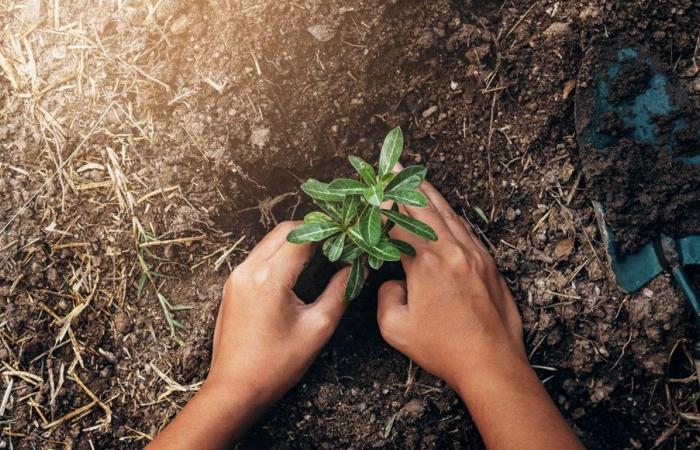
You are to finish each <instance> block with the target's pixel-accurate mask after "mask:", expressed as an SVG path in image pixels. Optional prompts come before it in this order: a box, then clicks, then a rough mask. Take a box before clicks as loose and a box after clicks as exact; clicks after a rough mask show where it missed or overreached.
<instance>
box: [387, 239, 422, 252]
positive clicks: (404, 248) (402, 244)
mask: <svg viewBox="0 0 700 450" xmlns="http://www.w3.org/2000/svg"><path fill="white" fill-rule="evenodd" d="M389 242H391V243H392V244H393V245H394V247H396V248H398V249H399V251H400V252H401V253H403V254H404V255H408V256H416V249H415V248H413V246H412V245H411V244H409V243H408V242H406V241H402V240H400V239H389Z"/></svg>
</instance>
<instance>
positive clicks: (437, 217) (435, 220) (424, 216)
mask: <svg viewBox="0 0 700 450" xmlns="http://www.w3.org/2000/svg"><path fill="white" fill-rule="evenodd" d="M426 183H427V182H426V181H424V182H423V183H421V186H420V187H419V188H418V190H419V191H421V192H422V186H423V185H424V184H426ZM426 197H427V195H426ZM399 212H401V213H403V214H406V215H409V216H411V217H413V218H414V219H417V220H420V221H421V222H423V223H425V224H426V225H429V226H430V227H431V228H432V229H433V230H435V233H437V235H438V244H439V243H440V241H442V242H445V241H454V240H455V237H454V236H453V234H452V231H451V230H450V227H449V226H448V225H447V223H446V222H445V219H444V217H443V216H442V215H441V214H440V212H439V211H438V210H437V209H436V208H435V205H434V204H433V203H432V202H431V201H430V198H428V205H427V206H426V207H424V208H421V207H417V206H406V205H401V204H400V205H399Z"/></svg>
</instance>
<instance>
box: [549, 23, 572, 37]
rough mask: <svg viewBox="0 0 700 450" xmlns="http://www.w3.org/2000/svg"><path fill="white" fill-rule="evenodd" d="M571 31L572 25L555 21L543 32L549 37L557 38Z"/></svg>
mask: <svg viewBox="0 0 700 450" xmlns="http://www.w3.org/2000/svg"><path fill="white" fill-rule="evenodd" d="M569 33H571V27H570V26H569V24H568V23H566V22H554V23H553V24H551V25H550V26H549V27H547V29H546V30H544V32H543V33H542V34H543V35H544V36H545V37H547V38H556V37H559V36H564V35H566V34H569Z"/></svg>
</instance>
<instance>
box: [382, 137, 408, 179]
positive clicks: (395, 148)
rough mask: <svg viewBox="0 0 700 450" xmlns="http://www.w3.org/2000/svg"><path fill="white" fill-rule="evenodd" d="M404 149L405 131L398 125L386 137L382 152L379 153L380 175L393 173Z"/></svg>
mask: <svg viewBox="0 0 700 450" xmlns="http://www.w3.org/2000/svg"><path fill="white" fill-rule="evenodd" d="M402 150H403V133H402V132H401V128H400V127H396V128H394V129H393V130H391V131H390V132H389V134H387V135H386V137H385V138H384V144H383V145H382V152H381V154H380V155H379V176H380V177H381V176H384V175H385V174H387V173H391V169H393V168H394V166H395V165H396V163H397V162H398V160H399V157H400V156H401V151H402Z"/></svg>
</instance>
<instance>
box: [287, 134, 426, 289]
mask: <svg viewBox="0 0 700 450" xmlns="http://www.w3.org/2000/svg"><path fill="white" fill-rule="evenodd" d="M402 151H403V133H402V132H401V128H398V127H397V128H394V129H393V130H391V131H390V132H389V134H387V136H386V138H384V144H383V145H382V151H381V154H380V156H379V168H378V170H377V171H375V170H374V168H373V167H372V166H371V165H369V164H368V163H366V162H365V161H364V160H362V158H358V157H357V156H350V157H349V160H350V164H351V165H352V166H353V167H354V168H355V170H356V171H357V174H358V179H349V178H339V179H337V180H333V181H331V182H330V183H323V182H321V181H318V180H315V179H309V180H307V181H306V182H304V183H303V184H302V185H301V189H302V190H303V191H304V192H306V194H308V195H309V197H311V199H312V200H313V202H314V203H315V204H316V205H317V206H318V207H319V208H320V211H313V212H310V213H308V214H307V215H306V216H305V217H304V223H303V224H302V225H299V226H298V227H296V228H294V229H293V230H292V231H290V232H289V234H288V235H287V240H288V241H289V242H291V243H294V244H305V243H308V242H320V241H323V246H322V249H323V254H324V255H326V257H327V258H328V259H329V260H330V261H333V262H335V261H342V262H345V263H348V264H350V265H351V269H350V276H349V278H348V282H347V285H346V287H345V301H346V302H349V301H350V300H352V299H353V298H355V297H357V295H358V294H359V293H360V291H361V290H362V285H363V284H364V271H365V268H366V267H367V266H368V265H369V267H371V268H372V269H375V270H376V269H379V268H380V267H381V266H382V264H384V262H385V261H398V260H399V259H400V258H401V253H403V254H405V255H409V256H415V254H416V250H415V249H414V248H413V246H411V245H410V244H409V243H407V242H404V241H401V240H397V239H392V238H390V237H389V231H390V230H391V228H392V227H393V226H394V225H398V226H399V227H401V228H404V229H405V230H407V231H410V232H411V233H413V234H415V235H417V236H419V237H421V238H424V239H428V240H431V241H435V240H437V234H435V231H434V230H433V229H432V228H430V227H429V226H428V225H426V224H424V223H423V222H421V221H419V220H416V219H414V218H413V217H410V216H407V215H405V214H402V213H400V212H399V210H398V209H399V208H398V204H399V203H401V204H403V205H408V206H414V207H425V206H427V205H428V200H427V199H426V198H425V196H424V195H423V194H422V193H421V192H419V191H417V190H416V189H417V188H418V186H420V184H421V183H422V182H423V180H424V179H425V176H426V174H427V172H428V170H427V169H426V168H425V167H423V166H408V167H406V168H405V169H403V170H402V171H400V172H398V173H394V172H393V168H394V166H395V165H396V163H397V162H398V160H399V157H400V156H401V152H402ZM384 201H393V202H394V203H393V206H392V207H391V208H390V209H387V208H382V207H381V204H382V203H383V202H384ZM382 216H384V218H385V219H386V221H385V222H384V223H382Z"/></svg>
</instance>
